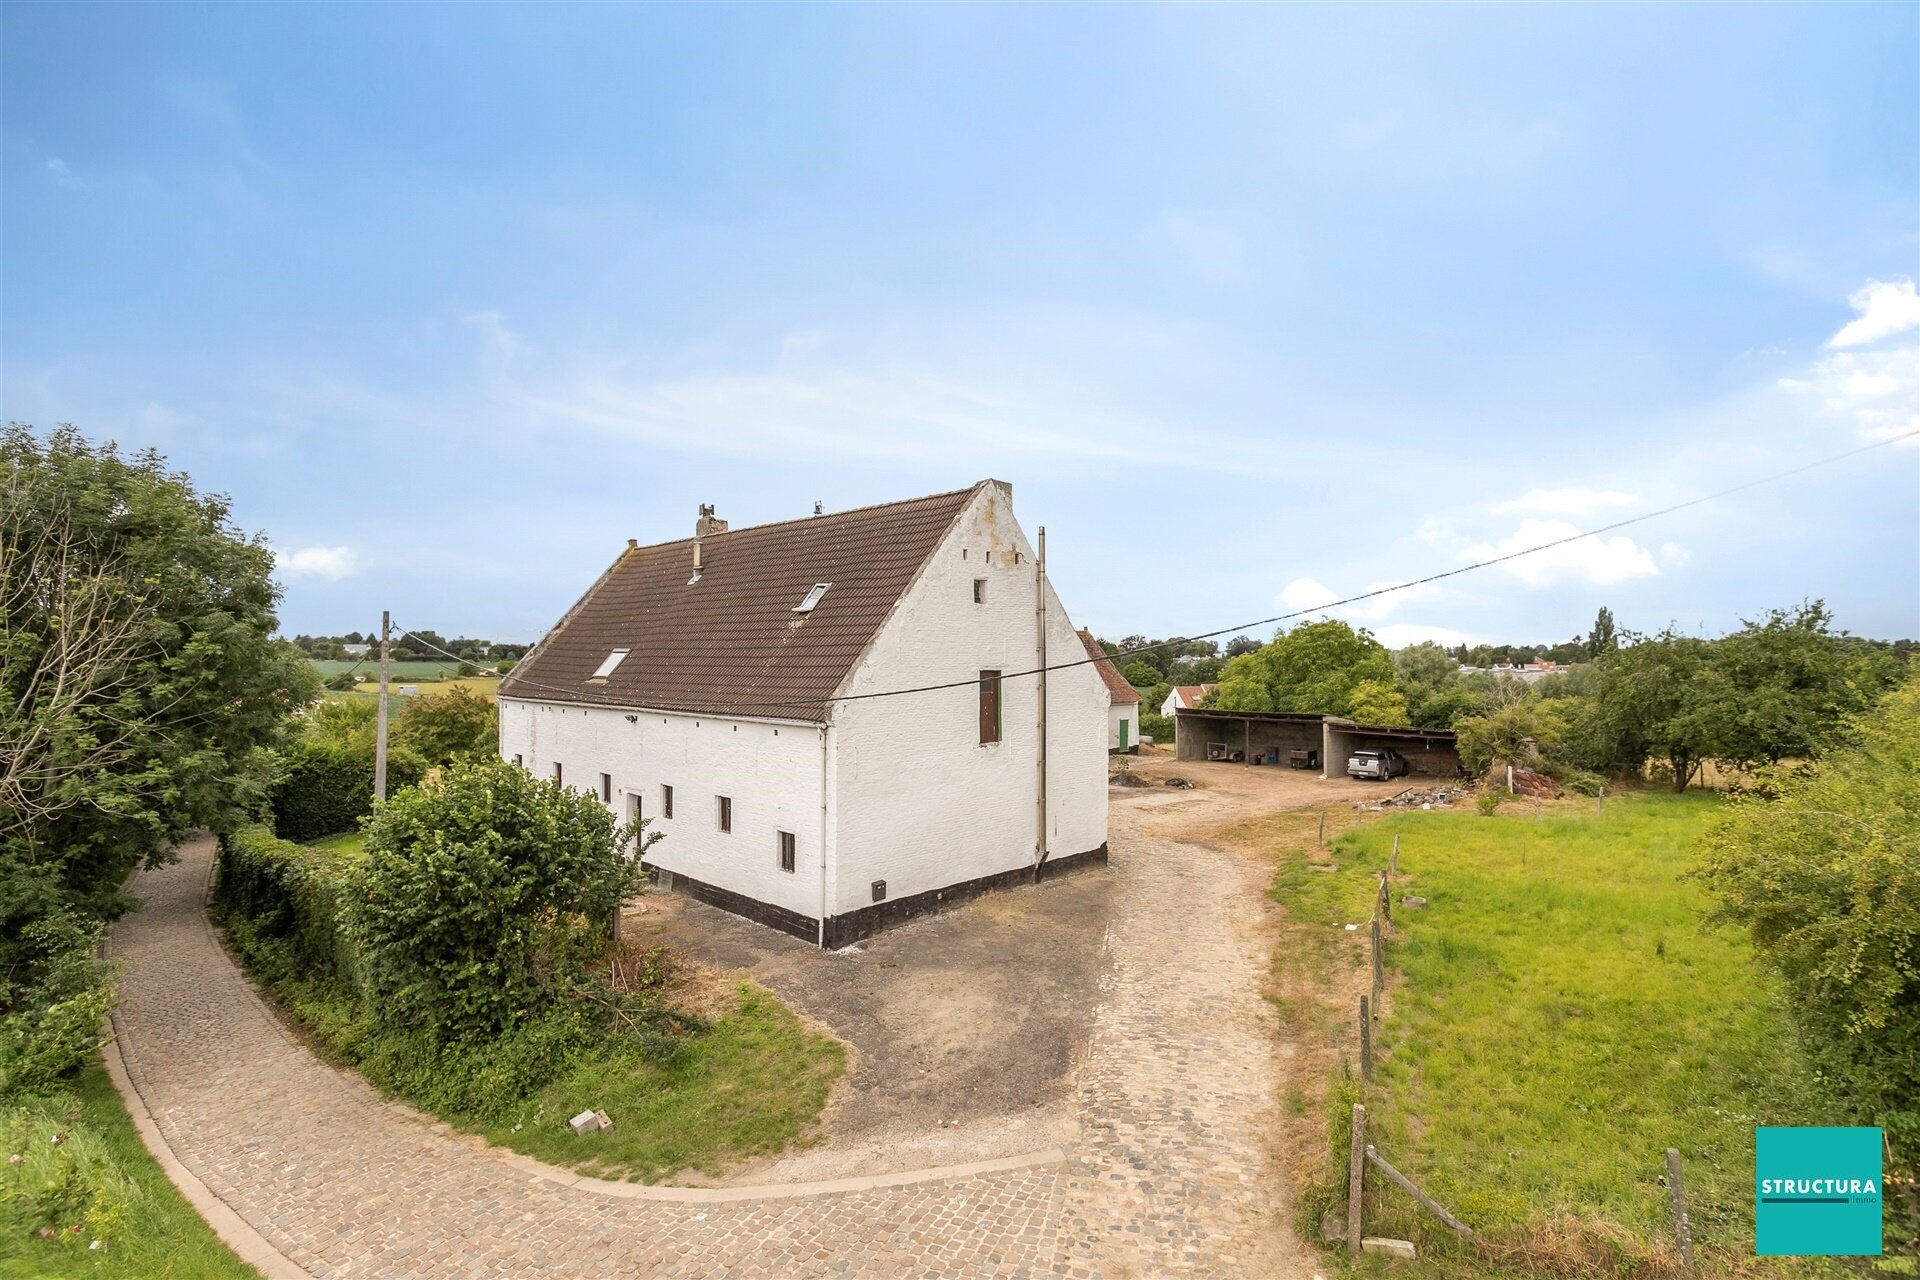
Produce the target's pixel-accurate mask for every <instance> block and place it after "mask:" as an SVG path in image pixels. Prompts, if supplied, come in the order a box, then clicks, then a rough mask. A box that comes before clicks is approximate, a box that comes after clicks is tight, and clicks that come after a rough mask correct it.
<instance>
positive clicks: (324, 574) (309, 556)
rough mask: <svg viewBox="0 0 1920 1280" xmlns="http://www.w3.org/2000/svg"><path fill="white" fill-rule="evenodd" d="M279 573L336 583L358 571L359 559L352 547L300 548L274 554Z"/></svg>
mask: <svg viewBox="0 0 1920 1280" xmlns="http://www.w3.org/2000/svg"><path fill="white" fill-rule="evenodd" d="M274 559H275V561H276V562H277V563H278V564H279V566H280V570H281V572H283V573H285V574H287V575H288V576H289V577H294V578H325V579H326V580H327V581H329V582H338V581H340V579H342V578H350V577H352V576H353V575H354V574H355V573H357V572H358V571H359V569H360V557H359V556H357V555H356V554H354V550H353V548H352V547H301V548H300V549H299V550H297V551H288V552H285V553H280V554H276V555H275V557H274Z"/></svg>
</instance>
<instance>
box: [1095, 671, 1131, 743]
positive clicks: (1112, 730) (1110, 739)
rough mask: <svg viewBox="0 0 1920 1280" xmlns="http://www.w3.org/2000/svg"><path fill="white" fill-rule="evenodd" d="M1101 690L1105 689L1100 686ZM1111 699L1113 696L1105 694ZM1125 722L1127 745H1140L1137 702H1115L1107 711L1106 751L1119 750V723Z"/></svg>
mask: <svg viewBox="0 0 1920 1280" xmlns="http://www.w3.org/2000/svg"><path fill="white" fill-rule="evenodd" d="M1101 688H1102V690H1104V689H1105V688H1106V686H1105V685H1102V686H1101ZM1107 697H1108V698H1109V699H1111V698H1112V697H1113V695H1112V694H1111V693H1109V694H1107ZM1122 720H1125V721H1126V722H1127V745H1128V746H1129V747H1137V746H1139V745H1140V704H1139V703H1137V702H1115V703H1112V705H1111V706H1109V707H1108V709H1107V750H1109V751H1118V750H1119V749H1120V722H1121V721H1122Z"/></svg>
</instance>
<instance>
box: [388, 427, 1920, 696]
mask: <svg viewBox="0 0 1920 1280" xmlns="http://www.w3.org/2000/svg"><path fill="white" fill-rule="evenodd" d="M1915 436H1920V430H1914V431H1907V432H1902V433H1901V434H1899V435H1895V436H1888V437H1887V438H1885V439H1883V440H1876V441H1874V442H1872V443H1871V444H1865V445H1861V446H1860V447H1859V448H1857V449H1848V450H1847V451H1846V452H1844V453H1835V454H1829V455H1828V456H1826V457H1824V458H1816V459H1815V460H1813V461H1812V462H1806V463H1802V464H1801V465H1800V466H1797V467H1792V468H1789V469H1788V470H1786V471H1777V472H1774V473H1772V474H1771V475H1765V476H1761V477H1760V478H1758V479H1756V480H1748V481H1746V482H1745V483H1743V484H1737V485H1733V486H1731V487H1730V488H1726V489H1719V490H1716V491H1715V492H1713V493H1708V494H1703V495H1701V496H1700V497H1697V498H1689V499H1687V500H1686V501H1684V502H1676V503H1673V504H1671V505H1670V506H1665V507H1660V508H1658V509H1656V510H1653V511H1644V512H1641V513H1640V514H1639V515H1635V516H1628V517H1626V518H1625V519H1621V520H1615V521H1613V522H1612V523H1610V524H1603V525H1600V526H1598V527H1596V528H1592V529H1587V530H1583V531H1582V532H1579V533H1572V534H1568V535H1567V536H1566V537H1564V538H1555V539H1553V540H1552V541H1550V542H1543V543H1541V544H1539V545H1538V546H1533V547H1525V548H1523V549H1521V550H1518V551H1509V552H1507V553H1506V554H1505V555H1499V556H1492V557H1489V558H1488V559H1485V560H1476V561H1475V562H1474V563H1472V564H1467V565H1461V566H1459V567H1457V568H1453V569H1445V570H1442V571H1441V572H1439V573H1430V574H1427V575H1426V576H1425V577H1421V578H1411V579H1408V580H1407V581H1405V582H1396V583H1393V584H1392V585H1390V586H1384V587H1375V588H1374V589H1373V590H1371V591H1362V592H1359V593H1358V594H1356V595H1350V596H1344V597H1342V598H1340V599H1338V600H1329V601H1326V602H1324V603H1322V604H1317V605H1314V606H1313V607H1312V608H1308V609H1295V610H1293V611H1291V612H1288V613H1277V614H1274V615H1273V616H1272V617H1268V618H1256V619H1254V620H1253V621H1251V622H1241V623H1236V624H1234V625H1233V626H1230V627H1220V628H1218V629H1216V630H1213V631H1203V632H1200V633H1199V634H1197V635H1191V636H1180V637H1177V638H1175V639H1171V640H1159V641H1155V642H1153V643H1150V644H1142V645H1135V646H1133V647H1131V648H1123V649H1119V650H1117V651H1115V652H1113V653H1109V654H1103V655H1101V656H1100V657H1097V658H1096V657H1086V658H1078V659H1075V660H1073V661H1071V662H1058V663H1049V664H1047V665H1046V666H1043V667H1030V668H1028V669H1026V670H1024V671H1007V672H1003V673H1001V676H1000V679H1001V680H1002V681H1003V682H1004V681H1007V680H1018V679H1023V678H1025V677H1027V676H1037V675H1040V674H1042V673H1044V672H1052V671H1067V670H1071V669H1073V668H1075V667H1085V666H1091V665H1092V664H1094V663H1096V662H1117V661H1118V660H1120V659H1122V658H1130V657H1133V656H1134V655H1136V654H1142V653H1150V652H1153V651H1155V650H1158V649H1165V648H1169V647H1171V646H1173V645H1185V644H1190V643H1192V642H1193V641H1195V640H1211V639H1213V638H1215V637H1217V636H1226V635H1236V634H1238V633H1240V632H1243V631H1251V630H1252V629H1254V628H1255V627H1269V626H1274V625H1276V624H1278V623H1282V622H1290V621H1293V620H1294V619H1296V618H1304V617H1307V616H1309V615H1313V614H1322V613H1325V612H1326V611H1327V610H1329V609H1335V608H1338V607H1340V606H1341V605H1348V604H1358V603H1359V602H1361V601H1363V600H1375V599H1378V598H1379V597H1381V596H1386V595H1392V594H1393V593H1394V592H1397V591H1406V590H1409V589H1411V588H1413V587H1423V586H1426V585H1428V584H1429V583H1434V582H1441V581H1444V580H1445V579H1447V578H1457V577H1459V576H1460V575H1461V574H1465V573H1474V572H1477V571H1478V570H1481V569H1489V568H1492V567H1493V566H1495V565H1500V564H1506V563H1509V562H1510V561H1514V560H1519V559H1522V558H1524V557H1526V556H1531V555H1538V554H1539V553H1541V552H1542V551H1551V550H1552V549H1553V548H1555V547H1564V546H1566V545H1568V544H1569V543H1574V542H1578V541H1580V540H1581V539H1582V538H1595V537H1599V536H1600V535H1601V534H1604V533H1612V532H1613V531H1615V530H1616V529H1625V528H1629V527H1631V526H1633V525H1637V524H1644V523H1645V522H1647V521H1649V520H1657V519H1659V518H1661V517H1662V516H1670V515H1672V514H1674V513H1675V512H1677V511H1685V510H1687V509H1688V508H1690V507H1698V506H1701V505H1703V504H1705V503H1709V502H1717V501H1719V500H1720V499H1721V498H1728V497H1732V496H1733V495H1734V494H1736V493H1745V492H1746V491H1748V490H1749V489H1757V488H1760V487H1761V486H1763V485H1769V484H1776V483H1778V482H1779V481H1781V480H1788V479H1791V478H1793V477H1794V476H1797V475H1803V474H1805V473H1806V472H1809V471H1813V470H1816V469H1817V468H1820V467H1825V466H1831V465H1832V464H1833V463H1836V462H1844V461H1845V460H1847V459H1848V458H1856V457H1859V456H1860V455H1861V454H1863V453H1871V452H1872V451H1874V450H1876V449H1884V448H1887V447H1888V446H1890V445H1894V444H1898V443H1900V442H1901V441H1903V440H1911V439H1913V438H1914V437H1915ZM403 634H405V635H409V636H411V637H412V638H413V639H414V640H416V641H419V642H420V643H421V644H425V645H426V646H427V647H428V648H429V649H433V650H435V651H436V652H439V653H445V654H447V656H448V657H450V658H452V657H454V655H453V654H450V653H447V651H446V650H445V649H441V648H440V647H439V646H438V645H435V644H431V643H429V642H428V641H425V640H421V639H420V637H419V636H418V635H417V634H415V633H413V632H404V633H403ZM536 647H537V646H536ZM531 652H532V651H531V650H529V653H531ZM506 678H507V679H510V680H511V681H512V682H513V683H514V684H515V685H525V686H526V687H528V688H532V689H546V690H550V691H552V692H554V693H560V694H565V695H566V697H567V699H568V700H569V701H572V702H589V703H596V704H599V705H606V706H625V705H627V704H626V703H623V702H620V701H619V700H617V699H613V698H597V697H594V696H592V695H588V694H584V693H583V692H582V691H581V690H579V689H574V688H566V687H563V686H561V685H552V684H544V683H542V682H540V681H538V680H533V679H530V678H528V677H526V676H517V675H512V674H511V673H509V675H508V676H507V677H506ZM979 683H980V681H979V677H977V676H975V677H971V678H969V679H965V680H948V681H943V682H941V683H938V684H923V685H915V686H913V687H911V688H907V689H881V690H876V691H874V692H872V693H854V694H844V695H836V696H830V697H825V698H800V699H791V700H768V701H763V702H754V701H744V702H742V701H735V702H729V703H725V704H722V706H721V707H710V706H709V707H703V708H701V709H702V710H709V711H712V712H714V713H715V714H726V713H727V712H728V711H738V712H742V713H745V714H755V713H756V712H764V711H767V710H769V709H779V708H786V707H825V706H829V705H831V704H834V703H840V702H865V701H871V700H873V699H876V698H901V697H906V696H908V695H910V694H916V693H937V692H941V691H943V690H947V689H971V688H976V687H978V685H979Z"/></svg>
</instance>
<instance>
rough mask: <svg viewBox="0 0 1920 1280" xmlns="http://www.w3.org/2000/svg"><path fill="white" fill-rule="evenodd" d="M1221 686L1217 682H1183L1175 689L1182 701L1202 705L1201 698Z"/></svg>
mask: <svg viewBox="0 0 1920 1280" xmlns="http://www.w3.org/2000/svg"><path fill="white" fill-rule="evenodd" d="M1219 687H1220V686H1219V685H1217V684H1183V685H1180V686H1178V687H1176V688H1175V689H1174V692H1175V693H1177V694H1179V695H1180V701H1182V702H1184V703H1186V704H1187V705H1188V706H1190V707H1197V706H1199V705H1200V699H1202V698H1204V697H1206V696H1207V695H1208V694H1210V693H1212V692H1213V691H1214V690H1215V689H1218V688H1219Z"/></svg>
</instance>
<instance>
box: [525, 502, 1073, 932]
mask: <svg viewBox="0 0 1920 1280" xmlns="http://www.w3.org/2000/svg"><path fill="white" fill-rule="evenodd" d="M1036 568H1037V567H1036V565H1035V563H1034V556H1033V551H1032V549H1031V548H1030V547H1029V546H1028V544H1027V540H1026V537H1025V536H1024V535H1023V534H1022V533H1021V530H1020V526H1019V523H1018V522H1017V521H1016V520H1015V519H1014V514H1013V495H1012V489H1011V487H1010V486H1008V485H1006V484H1003V483H1001V482H1000V481H996V480H987V481H982V482H981V483H979V484H977V485H974V486H973V487H972V488H969V489H961V490H958V491H956V492H953V493H943V494H935V495H934V496H932V497H927V498H916V499H913V500H911V501H907V502H893V503H888V504H886V505H884V506H875V507H866V508H862V509H860V510H855V511H843V512H837V513H833V514H828V515H820V516H815V517H813V518H811V519H799V520H790V521H786V522H784V523H780V524H768V525H761V526H758V527H756V528H747V529H732V530H730V529H729V528H728V527H727V523H726V522H725V521H724V520H720V519H718V518H716V517H715V516H714V514H713V508H711V507H703V508H701V512H700V518H699V520H698V521H697V522H696V524H695V526H694V536H693V537H692V538H690V539H681V540H679V541H675V542H666V543H661V544H659V545H657V546H649V547H642V546H639V545H637V544H635V543H631V542H630V543H629V544H628V545H627V547H626V548H625V549H624V550H622V551H621V553H620V554H619V556H618V557H616V559H615V560H614V562H613V564H612V565H611V566H609V567H608V569H607V571H606V572H605V573H604V574H602V575H601V577H600V580H599V581H598V582H596V583H594V584H593V586H592V587H591V588H589V589H588V591H587V593H586V595H584V596H582V597H581V599H580V601H579V602H578V603H577V604H575V605H574V606H573V607H572V608H571V609H569V610H568V611H567V614H566V616H565V617H563V618H562V619H561V620H560V621H559V623H558V624H556V625H555V626H554V628H553V629H552V630H551V631H550V632H548V633H547V635H546V637H545V638H544V639H542V640H541V641H540V643H539V644H537V645H535V646H534V647H533V649H532V650H531V651H530V652H529V653H528V654H527V655H526V657H524V658H523V659H521V661H520V663H519V665H517V666H516V667H515V668H514V669H513V671H512V672H511V674H509V675H508V676H506V677H505V678H504V679H503V680H502V681H501V683H500V691H499V700H500V754H501V755H502V757H504V758H505V759H508V760H511V761H513V762H515V763H516V764H519V765H521V766H523V767H525V768H527V769H529V770H531V771H533V772H534V773H535V774H536V775H537V776H539V777H542V778H552V779H554V780H556V781H558V782H560V783H561V784H562V785H565V786H569V787H577V788H582V789H584V790H586V791H588V792H590V793H591V794H593V795H594V796H596V797H597V798H598V799H599V800H600V801H601V803H603V804H605V805H606V806H607V807H608V808H609V809H611V810H613V812H614V813H615V814H617V815H619V816H620V817H622V818H635V817H644V818H648V819H651V820H652V825H651V828H650V830H652V831H657V832H661V833H663V834H664V836H665V839H663V840H661V841H660V842H659V843H658V844H657V845H655V846H654V847H653V849H652V850H651V851H650V852H649V854H648V856H647V862H648V864H649V865H650V866H651V867H653V868H654V874H655V876H656V878H657V879H658V881H659V882H660V883H661V884H662V885H663V886H666V887H670V888H675V889H679V890H682V891H684V892H686V893H688V894H690V895H692V896H694V897H697V898H700V899H703V900H705V901H707V902H710V903H713V904H714V905H716V906H719V907H722V908H725V909H726V910H729V911H733V912H736V913H738V914H740V915H743V916H747V917H748V918H750V919H754V920H758V921H760V922H761V923H763V924H768V925H772V926H773V927H775V928H778V929H782V930H785V931H786V932H789V933H792V934H795V935H797V936H799V937H803V938H806V939H807V940H808V941H810V942H818V943H819V944H820V945H822V946H827V947H838V946H842V945H844V944H845V943H847V942H849V941H852V940H854V939H857V938H860V937H863V936H865V935H866V934H868V933H871V932H872V931H873V930H874V929H876V928H878V927H881V926H882V925H885V924H887V923H890V922H892V921H894V920H897V919H902V918H905V917H907V916H911V915H914V914H917V913H919V912H923V911H930V910H935V909H937V908H938V907H940V906H942V905H944V904H946V903H949V902H952V901H954V900H955V899H956V898H959V897H964V896H966V895H967V894H970V893H974V892H978V891H980V890H983V889H987V888H992V887H995V886H998V885H1007V884H1014V883H1018V882H1022V881H1028V880H1032V879H1037V878H1038V877H1039V876H1040V874H1041V872H1042V870H1043V868H1057V867H1060V866H1062V865H1064V864H1067V863H1073V862H1079V861H1092V862H1103V861H1105V859H1106V855H1107V797H1106V787H1107V784H1106V767H1105V759H1104V757H1103V754H1102V752H1101V749H1100V737H1101V732H1102V728H1103V721H1104V719H1105V717H1106V715H1107V708H1108V703H1109V695H1108V691H1107V688H1106V685H1105V684H1104V683H1103V682H1102V679H1101V677H1100V676H1099V675H1097V674H1096V673H1095V672H1094V671H1093V670H1092V669H1091V668H1090V667H1089V666H1086V665H1080V666H1065V667H1063V666H1062V665H1061V664H1063V663H1066V662H1069V661H1073V660H1075V659H1077V657H1078V655H1079V652H1080V644H1079V641H1078V639H1077V637H1076V634H1075V631H1074V628H1073V624H1072V623H1071V622H1070V621H1069V620H1068V618H1067V613H1066V610H1065V609H1064V608H1062V607H1061V604H1060V601H1059V599H1058V597H1056V596H1055V595H1054V594H1053V591H1052V588H1051V586H1050V585H1047V584H1045V583H1044V582H1043V580H1042V579H1041V577H1040V575H1039V574H1038V572H1037V571H1036ZM1042 589H1044V591H1045V594H1044V595H1041V594H1040V592H1041V590H1042ZM1042 619H1044V631H1043V630H1042V626H1041V620H1042ZM1043 635H1044V642H1043V640H1042V636H1043ZM1043 648H1044V653H1045V660H1044V663H1043V661H1042V651H1043ZM1043 665H1045V666H1049V667H1052V668H1055V669H1054V670H1052V671H1051V672H1050V674H1049V676H1048V678H1047V680H1046V682H1045V684H1044V686H1043V685H1042V682H1041V681H1040V680H1039V679H1037V678H1036V677H1035V675H1034V672H1035V671H1036V670H1037V669H1038V668H1040V667H1041V666H1043ZM1043 687H1044V688H1045V689H1046V702H1045V705H1044V707H1043V706H1042V704H1041V701H1040V696H1039V694H1040V690H1041V689H1042V688H1043ZM1043 724H1044V726H1045V743H1044V748H1043V745H1042V741H1041V727H1042V725H1043Z"/></svg>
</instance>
